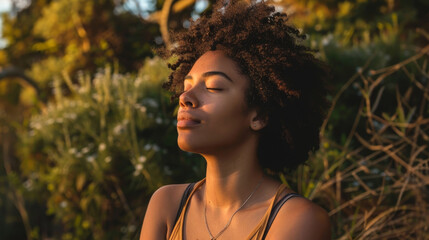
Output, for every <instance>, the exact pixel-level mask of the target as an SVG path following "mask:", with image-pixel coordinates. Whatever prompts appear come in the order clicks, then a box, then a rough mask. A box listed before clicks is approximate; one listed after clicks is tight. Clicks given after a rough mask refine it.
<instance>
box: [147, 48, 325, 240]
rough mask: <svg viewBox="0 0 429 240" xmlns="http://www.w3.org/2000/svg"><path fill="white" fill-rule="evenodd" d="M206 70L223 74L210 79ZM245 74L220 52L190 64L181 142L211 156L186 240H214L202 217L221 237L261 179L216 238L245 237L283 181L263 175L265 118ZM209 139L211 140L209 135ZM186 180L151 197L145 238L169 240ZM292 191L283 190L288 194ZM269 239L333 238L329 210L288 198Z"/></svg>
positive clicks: (182, 100) (190, 210)
mask: <svg viewBox="0 0 429 240" xmlns="http://www.w3.org/2000/svg"><path fill="white" fill-rule="evenodd" d="M208 72H222V73H224V74H225V75H227V76H228V77H229V78H230V79H228V77H225V76H223V75H222V74H219V73H216V74H211V75H210V76H207V73H208ZM248 81H249V80H248V78H247V77H246V76H244V75H242V74H241V73H240V71H238V68H237V65H236V63H235V62H234V61H233V60H232V59H230V58H228V57H227V56H226V55H225V54H224V53H223V52H222V51H219V50H217V51H209V52H207V53H205V54H204V55H202V56H201V57H200V58H199V59H198V60H197V62H196V63H195V64H194V66H193V67H192V69H191V71H190V72H189V74H188V76H187V77H186V81H185V82H184V88H185V92H184V93H183V94H182V95H181V96H180V108H179V114H178V133H179V136H178V144H179V147H180V148H181V149H182V150H184V151H189V152H195V153H199V154H201V155H202V156H203V157H204V158H205V159H206V161H207V171H206V183H205V184H204V185H203V186H202V187H201V188H199V189H198V191H197V192H196V193H195V194H194V195H193V197H192V198H191V201H190V204H189V206H188V211H187V213H186V218H185V236H186V239H192V240H193V239H209V238H210V236H209V234H208V231H207V229H206V226H205V222H204V214H202V213H204V205H205V204H207V221H208V224H209V227H210V230H211V232H212V233H213V234H214V235H216V234H217V233H218V232H219V231H221V230H222V229H223V228H224V226H225V225H226V224H227V222H228V221H229V219H230V217H231V216H232V214H233V213H234V212H235V211H236V210H237V209H238V208H239V207H240V206H241V204H242V203H243V202H244V201H245V199H246V198H247V197H248V196H249V194H250V193H251V192H252V191H253V190H254V189H255V186H257V184H258V182H259V181H260V180H261V179H262V183H261V185H260V187H259V188H258V189H257V191H256V192H255V193H254V195H253V196H252V198H251V199H250V200H249V201H248V202H247V204H246V205H245V206H244V208H242V210H240V211H239V212H238V213H237V214H236V215H235V216H234V219H233V220H232V222H231V225H230V226H229V227H228V228H227V230H226V231H225V232H224V233H223V234H222V235H221V237H220V238H219V239H246V237H247V236H248V235H249V233H250V232H252V230H253V229H254V228H255V227H256V225H257V224H258V223H259V221H260V219H261V218H262V216H263V215H264V213H265V212H266V211H267V209H268V207H269V204H270V203H271V201H272V200H273V197H274V195H275V193H276V191H277V188H278V186H279V185H280V183H279V182H276V181H274V180H272V179H270V178H269V177H266V176H265V177H264V174H263V170H262V169H261V168H260V166H259V164H258V159H257V153H256V149H257V145H258V138H259V135H258V131H259V130H261V129H262V128H263V127H264V126H265V121H264V120H262V119H260V118H258V114H257V111H256V109H249V108H248V107H247V105H246V103H245V91H246V89H247V86H248V84H249V82H248ZM208 136H209V137H208ZM186 186H187V185H186V184H180V185H169V186H164V187H162V188H160V189H158V190H157V191H156V192H155V193H154V194H153V196H152V198H151V200H150V202H149V206H148V209H147V212H146V215H145V220H144V222H143V227H142V231H141V235H140V239H141V240H142V239H144V240H159V239H168V238H169V237H170V234H171V231H172V230H173V227H174V220H175V217H176V213H177V210H178V208H179V203H180V199H181V197H182V194H183V192H184V190H185V188H186ZM289 192H292V191H291V190H286V191H285V192H284V193H282V195H285V194H287V193H289ZM266 239H288V240H300V239H303V240H304V239H305V240H308V239H314V240H319V239H320V240H326V239H330V224H329V218H328V215H327V213H326V212H325V211H324V210H323V209H322V208H320V207H319V206H317V205H315V204H314V203H312V202H311V201H309V200H307V199H304V198H293V199H291V200H289V201H288V202H287V203H286V204H285V205H283V207H282V208H281V210H280V211H279V213H278V215H277V217H276V219H275V220H274V222H273V225H272V227H271V229H270V231H269V233H268V235H267V238H266Z"/></svg>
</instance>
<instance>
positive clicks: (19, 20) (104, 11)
mask: <svg viewBox="0 0 429 240" xmlns="http://www.w3.org/2000/svg"><path fill="white" fill-rule="evenodd" d="M120 4H121V2H118V1H113V0H97V1H84V0H58V1H50V0H34V1H31V4H30V5H29V6H28V7H26V8H24V9H22V10H21V11H18V12H17V13H16V14H15V16H12V15H11V14H4V15H3V22H4V23H3V37H4V38H5V39H6V40H7V46H6V47H5V49H3V50H2V54H3V55H5V57H4V58H3V59H4V60H3V62H1V63H0V64H1V65H2V66H6V65H12V66H15V67H20V68H22V69H24V70H25V71H26V73H27V74H28V75H29V76H30V77H32V78H33V79H35V81H36V82H38V83H39V84H40V86H41V88H42V89H45V88H46V87H48V86H49V83H50V82H51V81H52V79H53V76H59V75H61V74H62V72H64V71H65V72H66V73H69V74H72V73H74V72H76V71H77V70H88V71H90V72H94V71H95V70H96V69H97V68H99V67H103V66H104V64H106V63H113V62H115V61H117V62H118V63H119V66H120V69H121V71H136V70H137V69H139V67H140V66H141V63H142V60H143V59H144V58H145V57H148V56H153V52H152V49H151V48H152V47H153V46H155V43H154V37H155V36H156V35H159V30H158V28H157V26H156V24H153V23H150V22H147V21H145V20H143V19H139V18H138V17H137V16H135V15H134V14H132V13H130V12H127V11H121V8H120V7H121V5H120Z"/></svg>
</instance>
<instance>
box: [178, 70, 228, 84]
mask: <svg viewBox="0 0 429 240" xmlns="http://www.w3.org/2000/svg"><path fill="white" fill-rule="evenodd" d="M214 75H220V76H222V77H224V78H226V79H228V81H230V82H232V79H231V78H230V77H229V76H228V75H226V73H223V72H219V71H211V72H205V73H203V75H202V78H207V77H210V76H214ZM185 79H192V76H191V75H188V76H186V77H185Z"/></svg>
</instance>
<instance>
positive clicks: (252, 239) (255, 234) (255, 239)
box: [247, 184, 287, 240]
mask: <svg viewBox="0 0 429 240" xmlns="http://www.w3.org/2000/svg"><path fill="white" fill-rule="evenodd" d="M286 188H287V186H286V185H285V184H281V185H280V186H279V187H278V189H277V192H276V194H275V195H274V197H273V200H272V201H271V203H270V206H269V207H268V209H267V211H266V212H265V214H264V216H263V217H262V219H261V221H260V222H259V223H258V225H257V226H256V228H254V229H253V231H252V232H251V233H250V234H249V235H248V237H247V239H249V240H260V239H262V236H263V234H264V232H265V229H266V227H267V224H268V220H269V217H270V213H271V211H272V209H273V207H274V204H275V203H276V202H277V201H278V199H279V198H280V195H281V193H282V192H283V191H284V190H285V189H286Z"/></svg>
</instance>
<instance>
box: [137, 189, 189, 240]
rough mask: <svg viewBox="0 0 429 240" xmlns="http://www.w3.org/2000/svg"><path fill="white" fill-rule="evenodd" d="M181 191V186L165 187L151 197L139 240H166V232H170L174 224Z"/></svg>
mask: <svg viewBox="0 0 429 240" xmlns="http://www.w3.org/2000/svg"><path fill="white" fill-rule="evenodd" d="M183 191H184V187H183V186H182V185H167V186H164V187H161V188H159V189H158V190H157V191H156V192H155V193H154V194H153V195H152V197H151V199H150V201H149V205H148V207H147V210H146V214H145V217H144V220H143V226H142V230H141V233H140V239H141V240H142V239H144V240H160V239H166V238H167V234H168V232H169V231H171V230H172V229H171V228H172V226H171V225H172V224H174V223H173V222H174V219H175V217H176V213H177V210H178V208H179V205H180V199H181V196H182V194H183Z"/></svg>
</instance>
